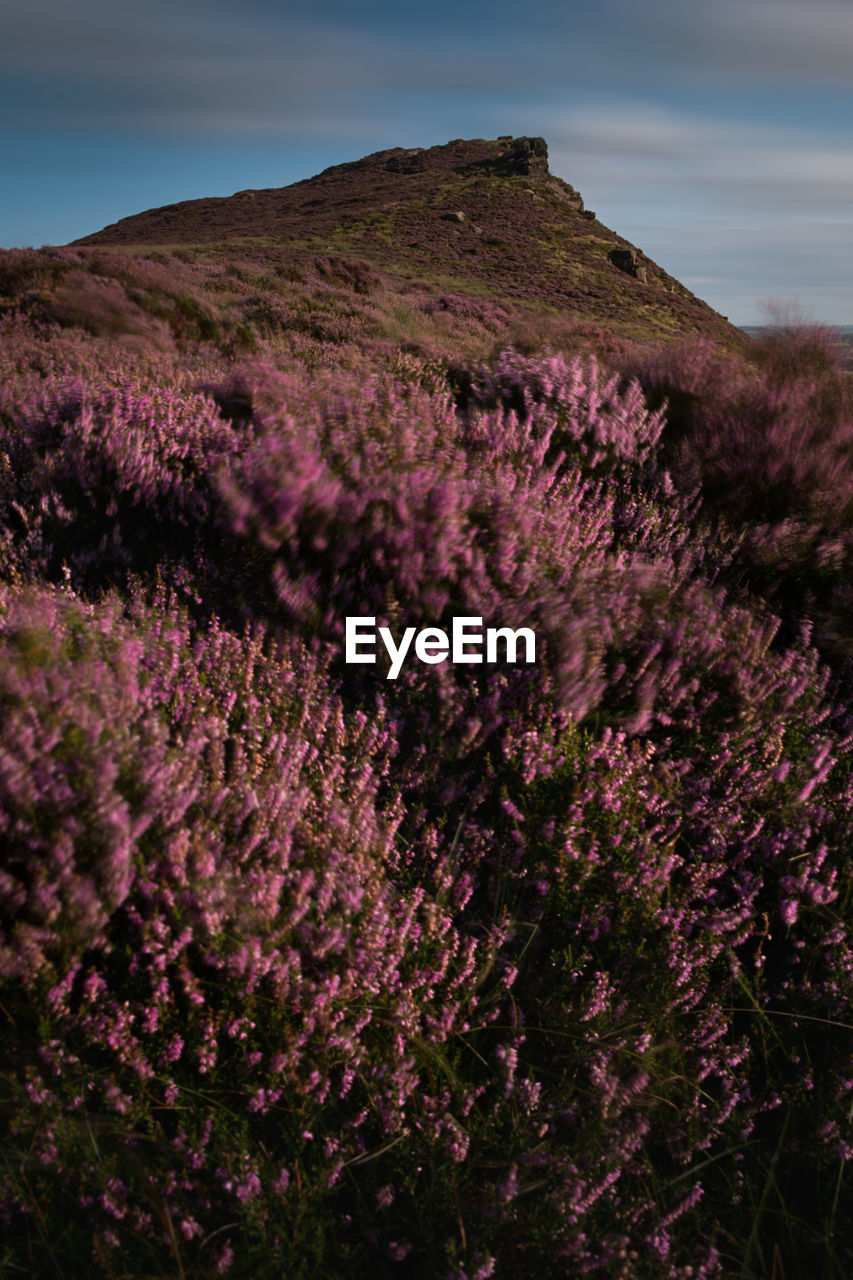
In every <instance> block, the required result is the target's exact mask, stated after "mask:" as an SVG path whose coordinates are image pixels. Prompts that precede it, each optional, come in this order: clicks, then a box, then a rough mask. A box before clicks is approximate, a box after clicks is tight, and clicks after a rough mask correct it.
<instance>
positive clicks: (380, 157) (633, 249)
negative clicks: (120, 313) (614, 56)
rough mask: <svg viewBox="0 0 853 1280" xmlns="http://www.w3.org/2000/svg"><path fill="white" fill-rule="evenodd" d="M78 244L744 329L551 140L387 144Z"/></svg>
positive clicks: (543, 307) (669, 325)
mask: <svg viewBox="0 0 853 1280" xmlns="http://www.w3.org/2000/svg"><path fill="white" fill-rule="evenodd" d="M74 243H75V245H81V246H107V245H114V246H127V247H130V246H140V247H144V246H148V247H151V248H154V247H156V248H157V249H158V250H163V249H169V248H173V247H175V246H194V247H195V248H196V249H198V250H199V251H201V250H202V249H205V250H206V251H207V252H210V250H211V248H212V247H214V246H216V247H219V246H223V247H224V246H230V247H231V248H232V251H233V249H235V248H236V247H237V246H242V247H243V248H244V249H251V250H252V251H253V252H255V253H257V252H258V251H259V250H262V249H264V248H267V249H269V250H270V251H271V252H274V253H275V255H276V256H277V257H278V258H280V255H281V253H282V251H283V250H284V251H286V255H287V257H288V259H289V260H290V261H291V262H292V263H293V264H294V266H296V267H298V266H299V265H300V264H302V263H305V262H312V261H314V260H316V255H317V254H318V253H320V254H329V253H333V254H335V255H337V256H338V258H339V259H340V258H343V259H344V260H348V259H352V258H355V259H356V260H359V261H361V262H364V261H367V262H368V263H369V264H371V266H372V267H373V268H374V269H377V270H379V271H381V273H382V274H383V276H384V277H386V278H388V279H389V282H391V285H392V287H393V281H394V279H395V278H396V279H397V281H398V282H399V280H400V278H401V277H402V278H403V280H417V281H419V282H421V283H424V284H427V285H434V286H436V287H438V288H439V289H452V290H453V291H454V293H455V294H457V295H459V294H462V295H469V296H474V297H479V298H483V299H484V301H487V300H490V301H491V302H492V303H495V302H498V303H500V304H501V305H503V306H505V307H510V308H520V309H521V310H523V311H526V312H533V314H534V315H540V316H549V315H550V316H559V317H570V318H573V319H575V320H577V321H579V322H594V323H596V324H599V325H602V326H605V327H606V328H607V329H608V330H610V331H612V332H614V333H619V334H622V335H624V336H626V337H641V338H646V337H655V338H664V339H665V338H671V337H678V336H683V335H687V334H692V333H696V332H701V333H704V334H706V335H707V336H708V337H710V338H712V339H713V340H715V341H717V342H722V343H724V344H725V345H732V344H733V343H735V342H736V341H737V337H736V331H735V330H734V328H733V326H731V325H729V324H728V323H727V322H726V320H725V319H724V317H722V316H719V315H718V314H717V313H716V312H714V311H713V310H712V309H711V308H710V307H709V306H707V305H706V304H705V303H704V302H702V301H701V300H700V299H698V298H696V297H695V296H694V295H693V294H692V293H691V292H690V291H689V290H688V289H687V288H686V287H685V286H684V285H682V284H681V283H680V282H679V281H678V280H676V279H674V278H673V277H672V276H671V275H669V274H668V273H667V272H666V271H665V270H664V269H663V267H661V266H659V265H658V264H657V263H655V262H653V261H652V260H651V259H650V258H648V257H647V255H646V254H644V253H643V251H642V249H641V248H639V247H638V246H635V245H632V244H630V243H629V242H628V241H627V240H625V239H624V238H623V237H622V236H620V235H619V234H618V233H617V232H615V231H612V230H610V228H608V227H606V226H605V225H604V224H603V223H602V222H601V221H599V219H598V218H597V217H596V214H595V212H594V211H593V210H591V209H587V208H585V206H584V201H583V198H582V196H581V194H580V192H578V191H577V190H576V189H575V188H574V187H573V186H571V185H570V184H569V183H568V182H565V181H563V179H561V178H559V177H557V176H556V175H555V174H553V173H551V171H550V168H549V164H548V146H547V143H546V141H545V139H544V138H540V137H518V138H515V137H511V136H509V135H504V136H502V137H499V138H496V139H493V140H491V141H487V140H484V139H481V138H477V139H473V140H467V141H465V140H462V139H456V140H454V141H452V142H448V143H446V144H444V145H443V146H435V147H430V148H428V149H424V148H422V147H414V148H408V149H406V148H402V147H395V148H392V149H390V150H386V151H377V152H375V153H374V154H373V155H369V156H366V157H364V158H363V159H361V160H356V161H354V162H352V163H348V164H340V165H334V166H332V167H331V168H329V169H325V170H323V172H322V173H319V174H317V176H316V177H313V178H308V179H305V180H304V181H301V182H296V183H294V184H293V185H291V186H287V187H268V188H263V189H260V190H248V191H238V192H236V193H235V194H234V195H232V196H228V197H210V198H207V199H201V200H186V201H182V202H180V203H178V204H171V205H165V206H163V207H162V208H159V209H151V210H148V211H147V212H145V213H140V214H137V215H135V216H133V217H129V218H123V219H121V220H120V221H119V222H116V223H113V224H112V225H111V226H108V227H105V228H104V229H103V230H102V231H99V232H97V233H95V234H93V235H89V236H85V237H83V238H82V239H80V240H77V241H75V242H74Z"/></svg>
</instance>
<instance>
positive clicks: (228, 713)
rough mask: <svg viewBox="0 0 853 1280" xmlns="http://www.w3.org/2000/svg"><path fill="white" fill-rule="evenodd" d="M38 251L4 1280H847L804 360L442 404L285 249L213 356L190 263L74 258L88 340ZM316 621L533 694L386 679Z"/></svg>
mask: <svg viewBox="0 0 853 1280" xmlns="http://www.w3.org/2000/svg"><path fill="white" fill-rule="evenodd" d="M63 254H66V255H71V251H51V252H50V253H49V254H48V256H47V257H46V258H45V259H44V260H43V261H42V260H39V259H36V258H33V259H31V258H27V257H25V258H24V259H21V260H18V259H15V260H14V261H11V262H7V263H6V265H5V267H4V270H6V271H7V272H12V271H13V269H14V271H17V272H19V273H20V272H23V273H24V275H25V277H26V281H27V288H29V290H30V293H31V294H32V293H34V294H37V296H38V298H39V299H41V301H40V302H39V304H38V306H36V304H35V302H32V304H31V306H30V310H31V311H32V312H33V314H30V313H29V312H26V308H24V310H23V311H22V310H18V311H16V312H14V313H10V314H8V315H6V316H3V317H0V326H2V348H0V361H2V371H3V382H2V389H1V390H0V563H2V579H1V580H0V849H2V855H1V856H0V1017H2V1019H3V1022H4V1035H3V1038H2V1042H1V1043H2V1047H0V1080H1V1081H2V1093H1V1094H0V1096H2V1113H3V1120H4V1126H5V1134H4V1143H3V1161H2V1164H0V1221H2V1223H3V1229H4V1244H3V1248H4V1251H5V1252H4V1264H5V1265H8V1266H9V1268H10V1274H12V1273H13V1271H14V1268H17V1269H18V1270H19V1271H22V1270H23V1271H26V1272H27V1273H28V1274H32V1275H41V1276H45V1277H47V1276H54V1275H76V1274H81V1273H82V1272H83V1271H84V1270H85V1271H86V1272H87V1273H90V1274H94V1275H103V1276H106V1277H116V1278H117V1277H119V1276H127V1275H139V1276H151V1275H162V1276H167V1275H168V1276H184V1277H190V1276H212V1275H217V1274H232V1275H253V1276H259V1277H263V1276H273V1275H280V1274H281V1273H282V1271H283V1270H284V1269H287V1271H288V1274H291V1275H293V1276H295V1277H299V1276H301V1277H305V1278H306V1280H308V1277H314V1276H317V1275H338V1276H348V1275H352V1276H357V1275H362V1274H364V1273H365V1271H366V1270H367V1269H370V1270H372V1271H374V1272H375V1273H376V1274H378V1275H382V1276H385V1275H388V1276H392V1275H397V1274H400V1275H402V1274H410V1275H416V1276H423V1277H433V1276H447V1277H451V1276H452V1277H456V1278H457V1280H464V1278H465V1277H474V1276H478V1277H488V1276H491V1275H495V1276H506V1277H522V1276H524V1277H526V1276H529V1275H531V1274H537V1275H543V1276H552V1275H553V1276H564V1275H596V1274H597V1275H601V1276H624V1277H629V1278H630V1280H634V1278H636V1280H641V1278H645V1277H655V1278H657V1277H672V1278H673V1280H688V1277H698V1276H702V1277H706V1278H707V1280H712V1278H716V1280H722V1278H723V1277H729V1276H734V1275H740V1276H766V1277H768V1280H769V1277H770V1276H771V1275H772V1274H774V1273H775V1274H776V1275H778V1274H780V1273H779V1271H778V1268H777V1264H776V1262H774V1258H777V1257H778V1258H779V1259H780V1260H781V1265H782V1266H783V1267H784V1269H785V1274H788V1275H795V1274H810V1275H815V1276H818V1275H820V1276H823V1277H825V1278H826V1280H830V1278H831V1277H841V1276H842V1275H846V1274H847V1268H848V1267H849V1264H850V1262H851V1260H853V1235H851V1231H850V1226H849V1222H848V1217H849V1215H846V1214H845V1211H844V1203H845V1197H846V1194H847V1192H848V1191H849V1187H848V1180H849V1169H848V1162H849V1159H850V1155H851V1152H853V1135H851V1113H853V1107H851V1096H853V1095H851V1090H853V1056H851V1055H853V1040H851V1024H853V1019H851V1017H850V1012H849V1008H850V996H851V984H853V948H851V937H850V921H849V917H850V913H851V908H852V907H853V903H851V894H850V854H849V850H850V848H851V845H853V840H851V837H853V831H851V819H853V790H851V781H850V768H849V761H850V747H851V743H853V722H851V717H850V711H849V705H850V698H849V692H850V689H849V681H850V674H849V668H848V666H847V665H846V650H845V639H844V638H845V636H846V621H845V617H844V616H843V614H841V613H839V609H840V608H841V605H842V604H843V601H844V599H845V598H846V597H845V595H844V583H843V567H844V565H845V564H846V559H845V557H846V554H847V542H848V539H849V536H850V534H849V511H850V507H849V495H848V472H847V448H846V441H847V424H848V422H849V418H848V416H847V414H848V406H849V399H848V398H846V397H847V396H848V394H849V393H848V392H847V391H846V390H845V388H846V383H845V382H844V378H843V376H842V373H841V371H839V370H838V368H837V366H836V365H834V364H833V363H832V360H831V359H830V358H829V357H827V359H826V361H825V362H824V363H823V364H821V365H820V367H817V365H816V364H815V360H816V356H815V354H814V352H815V350H825V347H821V346H820V344H819V343H817V339H815V342H816V343H817V346H815V345H814V344H813V345H812V346H808V344H806V345H805V346H803V343H802V342H801V341H800V339H799V338H798V339H797V341H800V346H799V347H798V348H797V351H798V352H799V355H796V356H792V357H791V358H790V359H787V358H783V356H784V352H783V351H781V349H780V347H779V341H780V340H779V339H775V338H774V342H775V343H776V345H775V346H774V348H773V351H772V352H771V354H770V355H768V354H766V353H765V354H764V355H762V353H761V351H759V352H758V353H757V355H756V358H755V360H754V361H753V362H752V363H747V362H746V361H743V360H740V361H736V360H735V357H733V356H732V357H721V356H720V355H719V354H718V353H715V352H711V351H709V350H704V349H696V350H694V351H693V352H692V353H691V354H690V356H689V358H688V357H687V356H686V355H683V356H681V357H679V358H678V359H676V357H674V356H672V355H669V356H668V355H666V354H664V355H660V354H656V353H652V354H649V353H647V354H645V355H644V356H643V357H642V359H640V357H639V356H638V355H637V354H636V353H634V355H633V356H632V357H631V358H632V360H633V361H634V368H633V372H632V371H631V370H630V369H628V368H627V367H623V368H622V369H616V368H615V367H608V366H607V365H606V364H605V363H603V361H602V360H599V359H596V358H591V357H589V356H588V355H580V354H574V355H573V354H571V353H566V352H563V353H560V352H550V351H545V352H538V353H535V354H523V353H522V352H521V351H519V350H512V349H504V350H502V351H500V352H499V353H496V354H495V355H494V356H493V358H491V359H485V358H484V356H485V353H484V352H481V353H480V354H479V355H478V356H477V358H472V359H471V360H470V362H469V364H468V367H467V369H466V371H465V377H464V378H461V377H460V371H459V365H458V363H457V364H456V365H454V366H453V368H451V367H450V364H449V362H447V361H442V359H441V358H439V357H437V356H436V355H435V353H434V352H433V353H430V352H425V351H423V350H421V351H412V350H402V349H401V348H400V347H399V344H397V345H396V346H395V345H393V344H390V343H389V344H387V345H385V346H383V345H382V343H381V342H379V341H378V340H377V338H376V324H378V321H376V323H372V322H370V317H369V316H367V314H366V311H365V308H367V306H368V303H369V305H370V306H373V307H375V308H376V310H377V314H380V315H381V314H384V312H383V311H382V308H383V306H386V305H387V299H383V297H382V293H381V284H380V283H378V282H377V280H376V279H374V278H373V276H371V275H370V273H369V272H364V271H356V270H355V268H349V267H346V265H344V266H341V264H340V263H338V262H336V261H332V260H330V261H326V260H324V261H323V263H321V264H320V265H319V266H317V265H316V264H315V267H314V271H315V272H317V273H319V275H320V276H322V277H323V279H324V280H325V282H326V284H325V287H326V288H327V289H328V290H329V291H330V292H329V293H328V294H327V295H323V294H322V293H321V294H320V295H319V298H318V301H317V309H318V311H319V313H320V314H322V316H323V317H324V319H323V324H322V325H320V326H316V327H315V328H314V330H313V331H310V332H309V326H308V324H307V321H306V320H305V316H306V315H307V314H308V311H309V310H310V308H309V307H308V300H309V295H310V291H309V289H308V287H307V285H305V283H304V281H301V280H298V279H296V280H291V281H290V282H289V283H290V285H291V286H292V288H291V290H290V292H289V293H288V292H286V291H283V290H282V289H279V288H278V286H275V288H274V287H273V285H272V284H270V283H269V282H267V283H262V282H261V281H260V279H259V276H258V269H257V267H256V266H254V265H253V264H252V263H251V262H247V264H246V266H245V273H246V275H247V277H249V278H250V279H251V281H252V283H253V284H254V285H255V286H256V289H257V293H258V295H261V296H260V300H257V299H256V300H255V301H254V302H252V303H251V305H248V304H247V306H246V308H244V312H243V313H242V314H243V319H244V320H245V319H246V316H248V317H249V319H248V320H246V323H250V324H251V325H254V328H252V330H251V332H252V334H253V344H254V345H253V346H252V349H251V350H246V349H245V347H244V348H243V349H241V348H240V343H239V342H238V341H237V340H236V338H235V334H236V333H237V329H238V326H237V320H236V319H234V317H233V316H232V321H233V323H232V321H229V324H231V328H229V327H228V324H224V320H223V317H225V318H226V319H227V316H228V315H229V314H231V313H230V312H229V311H228V308H232V309H233V308H234V307H235V306H237V303H236V302H235V300H234V298H233V297H231V294H230V293H229V288H230V287H231V286H233V285H234V283H235V277H234V275H233V272H232V273H231V275H228V274H227V273H226V272H225V271H224V270H222V271H219V269H218V268H217V267H216V264H215V263H213V262H206V263H201V264H199V263H194V262H193V261H189V262H187V263H186V264H185V275H184V277H183V280H182V283H181V287H182V288H183V289H184V292H185V295H186V297H190V298H191V299H192V298H193V297H195V298H196V301H197V310H196V311H193V309H192V307H191V306H190V305H189V303H186V304H185V305H184V306H183V310H181V309H180V308H179V307H178V306H177V303H176V302H175V298H176V297H177V296H178V295H177V293H176V290H177V288H178V285H177V284H176V283H175V282H174V281H171V277H170V276H169V274H168V273H165V272H163V271H161V270H160V269H159V267H158V264H157V263H156V262H153V263H150V264H149V265H148V266H145V265H142V264H140V263H133V264H130V263H128V265H127V266H126V267H124V268H123V270H124V272H125V274H124V275H121V274H118V267H117V266H116V267H109V263H108V262H102V263H101V268H102V270H103V272H104V278H106V279H112V280H113V281H114V283H115V289H116V290H117V289H118V288H119V286H120V287H121V290H122V291H123V292H122V298H124V299H125V300H126V301H121V300H120V299H118V294H117V293H116V292H115V290H112V287H111V288H110V289H108V290H106V294H108V295H109V297H111V298H113V300H114V302H115V307H116V308H118V309H119V311H121V308H127V307H129V306H130V304H131V303H133V306H135V307H137V308H138V309H139V310H140V313H141V314H142V313H144V315H146V316H148V318H149V320H152V324H153V319H152V317H153V318H156V319H158V322H160V324H161V326H162V327H158V328H157V329H156V335H157V341H156V342H155V341H154V337H153V336H152V335H153V334H154V330H153V329H146V328H145V326H144V325H143V324H142V321H141V320H140V321H139V323H138V324H137V325H136V329H135V331H134V332H133V333H132V334H131V337H133V338H134V342H132V343H130V344H125V345H123V346H121V347H120V348H119V346H118V345H117V344H116V343H115V342H114V341H113V336H114V335H113V334H112V332H111V331H110V332H107V329H108V328H109V326H108V325H107V320H104V321H103V323H102V324H100V325H98V324H94V323H93V322H91V323H90V322H88V321H87V322H86V323H83V321H81V319H80V316H79V314H76V313H75V314H74V315H71V313H69V312H68V311H67V309H66V310H63V307H67V306H70V301H69V299H70V297H71V294H70V293H68V294H66V293H64V292H63V291H62V287H60V286H62V281H63V280H66V277H67V273H68V272H71V271H76V270H82V269H83V268H82V267H81V265H80V264H81V263H85V261H88V260H87V259H85V255H83V253H82V251H77V257H75V258H74V260H73V261H72V260H71V256H68V257H67V258H64V257H63V256H62V255H63ZM72 256H73V255H72ZM78 259H79V261H78ZM108 267H109V269H110V270H114V272H115V273H117V274H115V275H114V276H109V275H108V271H107V268H108ZM37 271H40V272H42V274H41V275H37V276H35V277H34V276H33V273H34V272H37ZM217 272H218V274H217ZM51 273H53V274H51ZM11 278H12V277H11V276H9V279H10V280H11ZM98 278H100V277H98V273H94V274H93V279H95V284H96V285H97V287H98V288H101V286H100V285H98V283H97V282H98ZM205 281H206V284H205ZM211 282H213V283H211ZM244 283H245V282H244ZM203 284H204V285H205V288H207V289H208V290H209V291H210V290H212V291H213V292H208V293H203V291H202V285H203ZM167 285H168V288H167ZM214 286H215V287H214ZM303 286H304V287H303ZM7 287H8V289H9V290H11V288H12V285H11V284H8V282H7ZM93 288H94V286H93ZM169 289H171V291H172V292H171V293H169ZM87 290H88V291H83V295H82V301H80V302H79V305H80V306H83V305H84V303H85V308H84V309H85V310H86V314H87V315H89V314H90V313H91V314H95V313H97V314H100V312H99V311H98V306H100V307H101V308H102V309H103V303H100V304H98V306H96V304H95V302H94V301H92V298H93V297H94V294H93V292H92V289H89V287H88V286H87ZM193 290H195V291H196V292H195V293H193ZM95 291H97V290H95ZM129 291H130V292H129ZM217 291H218V292H217ZM101 292H102V293H103V292H104V289H101ZM131 293H132V294H133V297H131ZM106 294H105V296H106ZM338 294H342V295H343V294H345V296H346V299H347V300H348V301H347V307H346V308H345V307H343V306H342V305H339V304H340V302H341V299H340V298H339V297H338ZM27 296H30V295H29V294H28V295H27ZM182 296H183V295H182ZM241 296H245V295H241ZM170 297H171V298H172V305H171V306H170V305H169V302H168V300H169V298H170ZM210 297H213V298H216V299H218V302H217V304H216V305H217V306H219V307H220V308H221V309H220V311H219V312H217V311H216V309H215V307H214V304H213V303H212V302H210V301H209V298H210ZM116 299H118V300H116ZM134 299H135V301H134ZM128 300H129V301H128ZM365 300H367V301H365ZM120 301H121V307H119V302H120ZM451 301H452V299H451ZM273 302H276V305H278V306H279V309H280V314H278V315H277V318H276V317H275V316H272V314H271V311H270V308H271V306H272V303H273ZM262 303H263V305H262ZM421 303H422V304H423V305H422V310H423V307H424V306H426V304H425V303H423V300H421ZM469 305H470V304H469ZM454 306H455V308H456V311H457V312H459V314H460V315H461V318H462V321H466V313H465V308H464V307H462V305H461V303H459V302H457V303H454ZM336 307H337V308H338V312H336V311H335V308H336ZM208 312H210V315H211V316H214V318H215V316H216V315H218V316H219V321H217V323H218V324H219V325H220V327H219V330H218V331H217V332H218V334H219V337H220V338H221V342H220V345H218V346H217V345H216V341H214V336H211V335H210V334H208V336H207V337H205V333H203V332H202V329H203V328H204V326H203V324H202V319H200V318H199V317H200V316H201V317H202V318H203V317H204V316H205V315H208ZM445 313H450V316H451V320H452V319H453V306H451V305H448V307H447V308H444V309H442V314H445ZM109 314H110V315H112V316H113V320H111V321H110V324H113V323H114V324H115V325H119V323H120V319H117V318H116V315H117V314H118V313H117V312H110V313H109ZM128 314H129V313H128ZM134 314H135V313H134ZM424 314H425V315H426V317H427V319H428V320H430V322H431V323H432V322H434V320H435V317H434V316H433V315H432V313H430V312H429V309H428V308H427V310H426V311H424ZM336 315H337V319H338V321H339V324H338V328H337V329H335V325H334V324H333V323H332V321H333V320H334V319H335V316H336ZM170 317H171V318H170ZM176 317H178V318H180V317H183V318H182V319H180V323H179V322H178V319H176ZM259 317H260V319H259ZM300 317H301V318H300ZM486 319H487V320H488V321H489V323H488V324H485V323H484V326H483V328H484V331H486V330H489V331H490V333H491V336H492V338H493V337H494V334H495V333H496V332H498V331H499V326H500V323H502V321H501V319H500V317H497V318H495V317H491V319H489V317H486ZM374 320H375V317H374ZM274 321H275V322H274ZM122 323H123V322H122ZM241 323H242V321H241ZM127 327H128V326H127V325H125V328H127ZM167 330H168V332H167ZM205 332H207V331H206V330H205ZM217 340H218V339H217ZM324 344H327V345H325V346H324ZM795 345H796V344H795ZM804 351H805V355H804V354H803V352H804ZM617 354H618V358H619V359H620V360H622V361H623V363H624V360H625V356H624V352H623V351H620V352H619V353H617ZM759 357H760V358H759ZM721 359H727V360H731V361H732V365H731V370H730V376H728V377H726V378H725V379H721V378H720V377H719V375H718V372H717V368H718V362H719V361H720V360H721ZM809 361H811V363H809ZM750 424H751V434H750ZM786 494H787V495H788V496H787V498H786V497H785V495H786ZM786 504H787V505H786ZM792 548H793V549H792ZM812 550H814V551H815V558H814V559H813V560H811V559H809V557H810V556H811V552H812ZM807 552H808V554H807ZM807 563H808V574H805V573H804V565H806V564H807ZM349 615H358V616H360V615H371V616H374V617H375V618H376V620H377V624H378V625H387V626H390V627H393V628H395V629H397V630H399V629H400V628H401V627H402V626H409V625H411V626H415V627H426V626H431V625H436V626H449V624H450V621H451V620H452V618H453V617H454V616H478V617H481V618H482V619H483V622H484V625H493V626H502V625H511V626H512V627H521V626H529V627H531V628H533V629H534V630H535V632H536V636H537V661H536V663H535V664H533V665H530V666H528V665H527V664H524V663H518V664H515V665H503V666H500V667H498V666H489V665H488V664H482V665H479V666H466V665H454V664H452V663H444V664H440V665H436V666H426V665H424V664H418V663H412V664H409V665H407V666H405V667H404V668H403V669H402V671H401V673H400V676H399V678H398V679H397V680H396V681H393V682H389V681H387V680H386V679H385V672H384V670H382V669H381V666H380V665H379V664H377V665H376V666H375V667H373V666H367V665H365V666H358V667H356V666H348V665H347V664H346V662H345V661H344V648H343V639H344V627H345V619H346V617H347V616H349Z"/></svg>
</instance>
